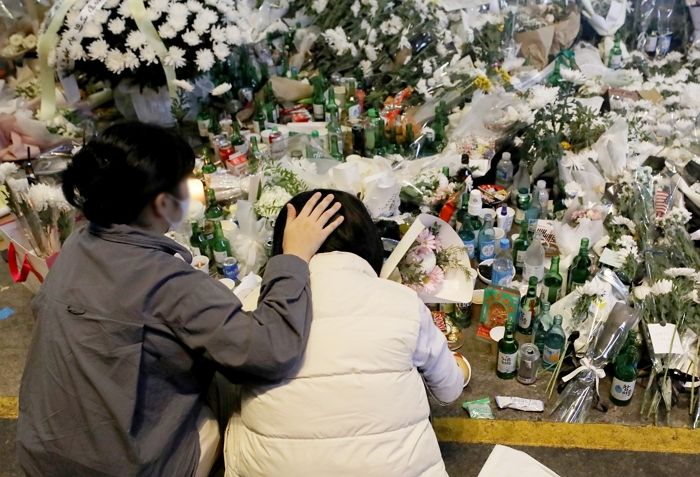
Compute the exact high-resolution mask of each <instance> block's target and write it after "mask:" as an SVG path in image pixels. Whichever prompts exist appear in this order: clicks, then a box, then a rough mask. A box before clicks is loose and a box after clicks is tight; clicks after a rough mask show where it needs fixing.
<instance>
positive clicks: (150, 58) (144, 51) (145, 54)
mask: <svg viewBox="0 0 700 477" xmlns="http://www.w3.org/2000/svg"><path fill="white" fill-rule="evenodd" d="M139 58H140V59H141V61H143V62H144V63H145V64H147V65H150V64H153V63H156V62H157V61H158V55H156V50H154V49H153V47H152V46H151V45H146V46H144V47H143V48H141V53H140V54H139Z"/></svg>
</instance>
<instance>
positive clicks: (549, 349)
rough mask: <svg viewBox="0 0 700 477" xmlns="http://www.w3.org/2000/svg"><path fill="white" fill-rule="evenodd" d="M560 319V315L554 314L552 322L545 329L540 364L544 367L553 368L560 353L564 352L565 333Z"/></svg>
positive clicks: (559, 357) (557, 361)
mask: <svg viewBox="0 0 700 477" xmlns="http://www.w3.org/2000/svg"><path fill="white" fill-rule="evenodd" d="M562 321H563V319H562V317H561V315H556V316H555V317H554V324H553V325H552V327H551V328H550V329H549V331H547V337H546V338H545V340H544V347H543V349H542V366H543V367H544V368H545V369H554V368H555V367H556V366H557V363H559V360H560V359H561V354H562V353H563V352H564V346H566V335H565V334H564V328H562V327H561V324H562Z"/></svg>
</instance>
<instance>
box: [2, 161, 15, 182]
mask: <svg viewBox="0 0 700 477" xmlns="http://www.w3.org/2000/svg"><path fill="white" fill-rule="evenodd" d="M18 170H19V169H18V167H17V166H16V165H15V164H12V163H10V162H0V184H4V183H5V181H6V180H7V178H8V177H9V176H10V175H12V174H14V173H15V172H17V171H18Z"/></svg>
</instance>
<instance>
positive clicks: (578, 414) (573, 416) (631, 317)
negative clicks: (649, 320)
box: [551, 303, 639, 423]
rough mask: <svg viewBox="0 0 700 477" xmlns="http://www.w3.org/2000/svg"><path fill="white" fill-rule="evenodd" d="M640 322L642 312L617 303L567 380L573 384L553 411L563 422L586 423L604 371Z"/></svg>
mask: <svg viewBox="0 0 700 477" xmlns="http://www.w3.org/2000/svg"><path fill="white" fill-rule="evenodd" d="M638 323H639V311H638V310H634V309H632V308H630V307H629V306H627V305H625V304H623V303H617V304H616V305H615V307H614V308H613V310H612V312H611V313H610V316H609V317H608V319H607V321H606V322H605V324H604V325H603V326H602V327H600V328H599V329H598V332H597V333H596V335H595V337H594V339H593V341H592V344H591V346H590V347H589V349H588V351H587V352H586V355H585V357H584V358H582V359H581V365H580V367H579V368H577V369H576V370H575V371H573V372H572V373H571V374H569V375H567V376H565V377H564V381H565V382H568V383H569V384H568V385H567V386H566V388H565V389H564V391H563V392H562V394H561V396H560V397H559V400H558V402H557V404H556V406H555V408H554V410H553V411H552V414H551V415H552V417H553V418H554V419H556V420H557V421H560V422H568V423H582V422H585V421H586V418H587V416H588V414H589V412H590V410H591V408H592V407H593V403H594V401H595V400H596V398H597V397H598V382H599V380H600V379H602V378H604V377H605V371H603V368H604V367H605V366H606V365H607V364H608V363H610V362H612V360H613V359H615V357H616V356H617V354H618V353H619V352H620V350H621V349H622V347H623V346H624V344H625V340H626V339H627V335H628V333H629V331H630V330H631V329H633V328H634V327H636V326H637V324H638Z"/></svg>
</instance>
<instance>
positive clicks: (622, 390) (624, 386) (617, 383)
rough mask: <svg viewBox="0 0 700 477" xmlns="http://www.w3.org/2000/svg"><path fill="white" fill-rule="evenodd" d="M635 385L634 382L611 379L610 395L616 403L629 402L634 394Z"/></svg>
mask: <svg viewBox="0 0 700 477" xmlns="http://www.w3.org/2000/svg"><path fill="white" fill-rule="evenodd" d="M635 383H636V381H622V380H620V379H617V378H613V382H612V388H611V389H610V395H611V396H612V397H613V398H615V399H617V400H618V401H623V402H624V401H629V400H630V399H632V394H634V385H635Z"/></svg>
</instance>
